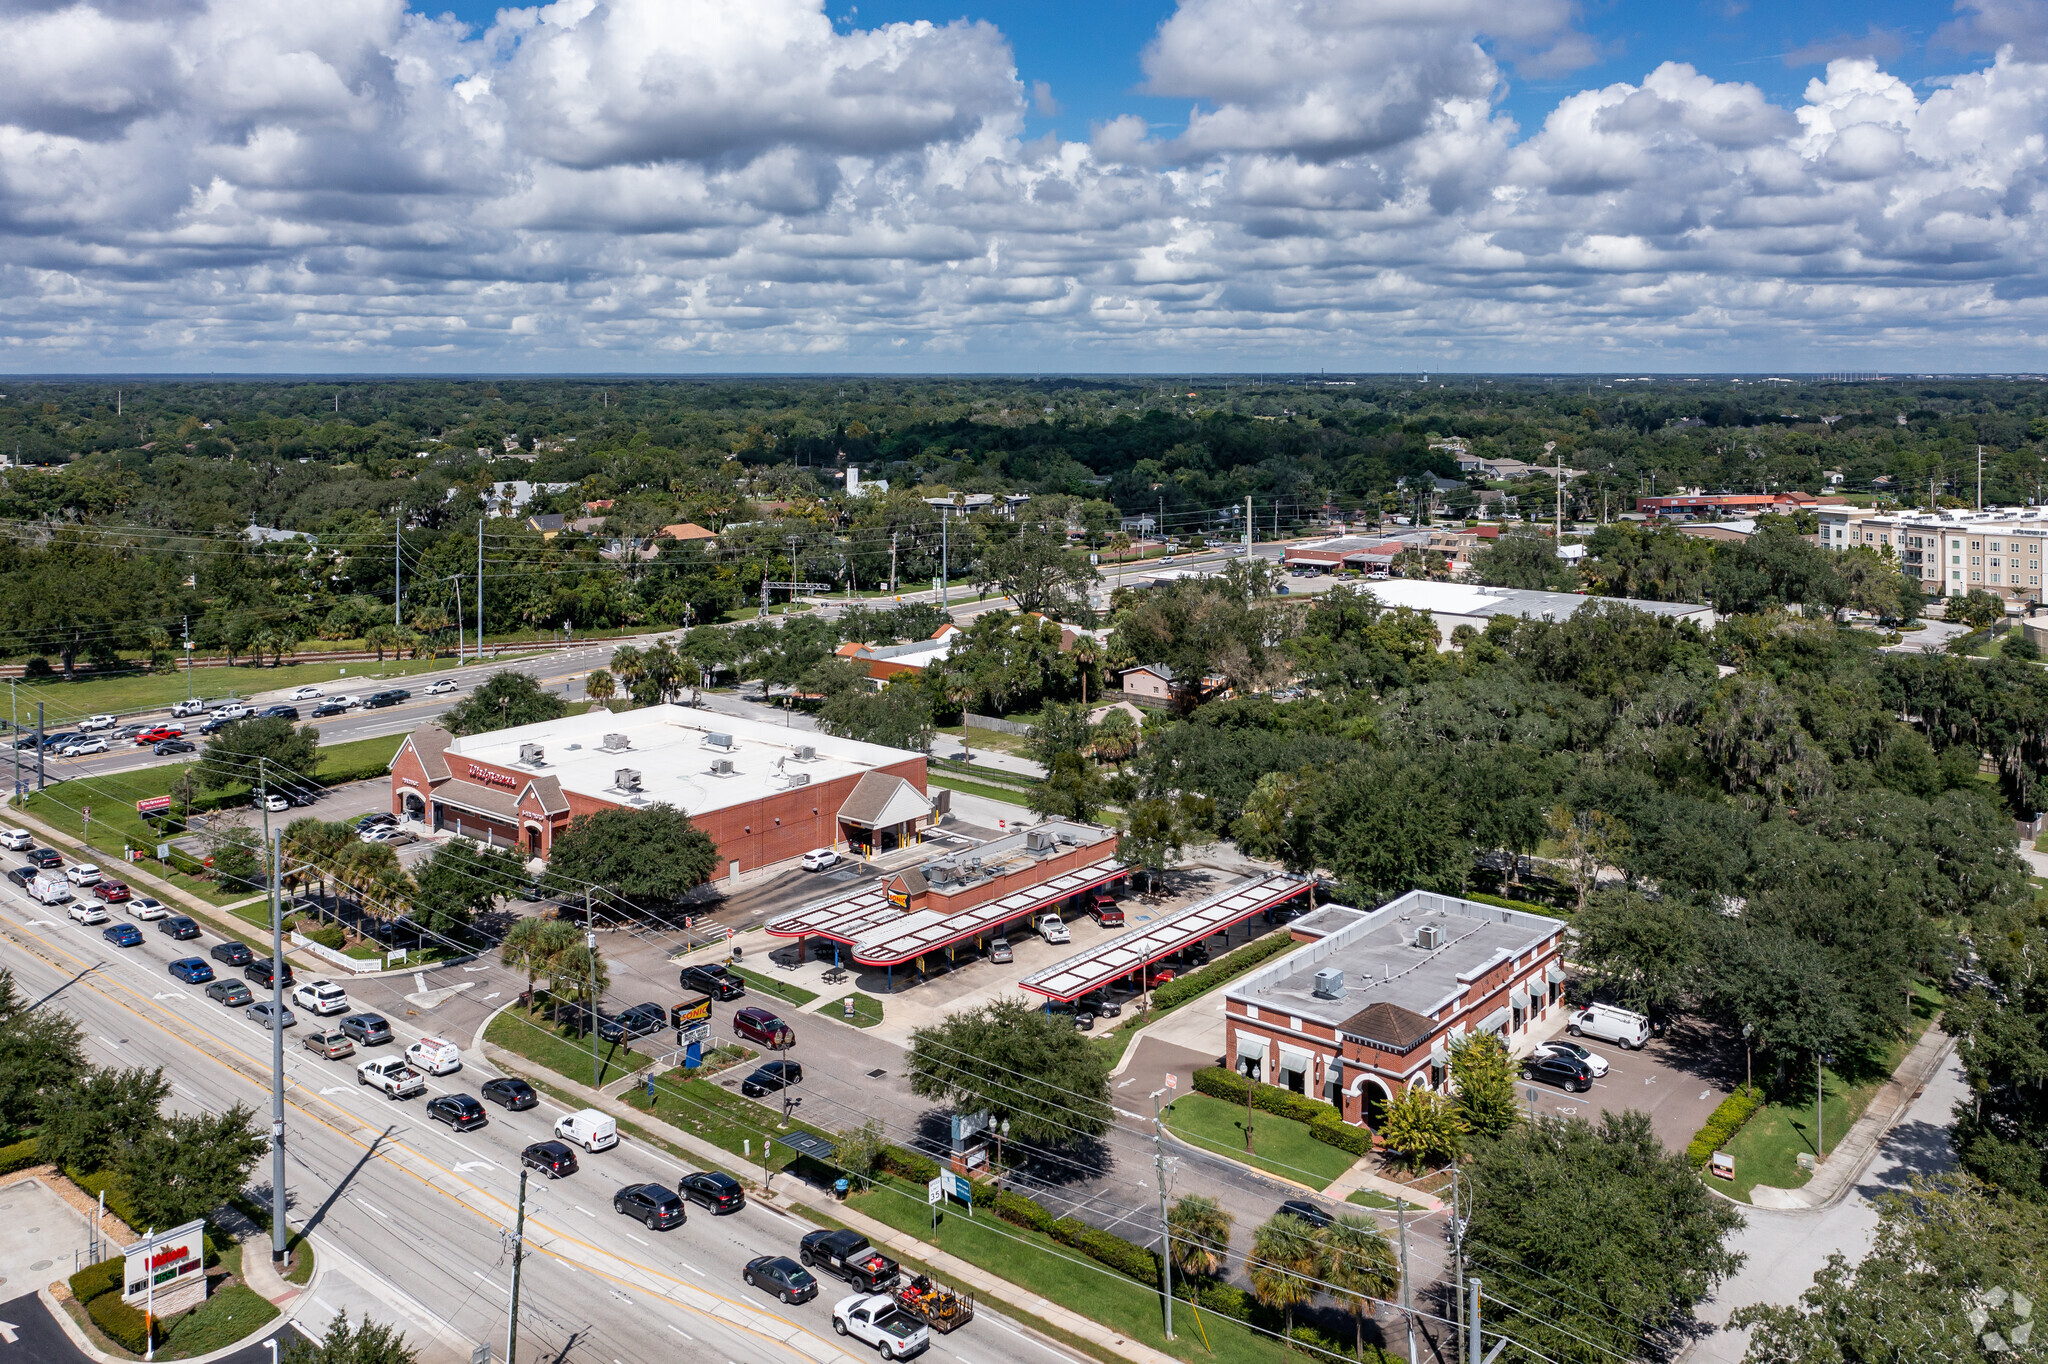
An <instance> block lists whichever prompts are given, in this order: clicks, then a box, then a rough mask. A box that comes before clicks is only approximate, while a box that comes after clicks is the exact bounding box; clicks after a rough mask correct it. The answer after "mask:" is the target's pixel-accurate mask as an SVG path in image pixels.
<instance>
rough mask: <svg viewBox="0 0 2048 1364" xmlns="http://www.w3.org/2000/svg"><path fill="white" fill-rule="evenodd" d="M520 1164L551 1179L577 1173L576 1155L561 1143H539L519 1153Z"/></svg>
mask: <svg viewBox="0 0 2048 1364" xmlns="http://www.w3.org/2000/svg"><path fill="white" fill-rule="evenodd" d="M519 1163H520V1164H521V1165H525V1166H528V1167H529V1168H531V1169H535V1170H538V1171H540V1172H541V1173H542V1174H544V1175H546V1176H547V1177H548V1178H549V1179H562V1178H565V1177H566V1176H569V1175H573V1174H575V1173H576V1153H575V1152H574V1151H571V1150H570V1149H569V1148H568V1147H567V1146H564V1145H563V1144H562V1143H561V1142H559V1141H537V1142H535V1143H534V1144H533V1145H531V1146H529V1147H527V1148H526V1149H525V1150H524V1151H521V1152H520V1153H519Z"/></svg>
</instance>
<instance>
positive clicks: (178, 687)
mask: <svg viewBox="0 0 2048 1364" xmlns="http://www.w3.org/2000/svg"><path fill="white" fill-rule="evenodd" d="M454 666H455V660H454V659H452V658H417V659H406V660H405V661H404V662H400V661H398V660H397V659H386V660H385V661H384V662H383V663H382V664H379V663H378V662H377V660H375V659H373V658H372V659H360V658H359V659H355V660H353V661H352V662H348V663H287V664H285V665H284V666H283V667H282V668H259V667H252V666H249V665H247V664H239V665H237V666H235V667H232V668H194V669H193V670H192V682H191V692H192V695H194V696H203V697H219V698H223V699H224V698H226V697H227V696H229V695H230V694H232V695H235V696H248V695H250V694H251V693H253V692H260V691H276V690H277V689H278V688H280V687H305V686H316V685H325V684H326V683H329V682H339V681H343V680H344V679H345V680H346V682H347V685H348V686H349V687H354V686H356V685H357V684H359V683H360V684H363V685H368V684H369V683H372V682H379V681H384V680H387V679H391V678H399V677H418V676H420V675H422V674H424V673H430V672H437V671H445V670H446V669H449V668H452V667H454ZM185 691H186V683H185V670H184V669H183V668H182V667H181V668H179V669H177V670H176V671H175V672H164V673H135V674H132V675H130V676H127V677H94V678H81V679H80V680H79V681H76V682H64V681H61V680H60V681H42V682H33V683H30V682H19V683H16V684H15V687H14V699H15V712H14V713H15V714H16V715H18V716H19V717H20V719H21V722H22V723H23V724H26V725H29V726H30V727H33V726H34V725H35V722H36V702H38V701H41V702H42V703H43V728H44V729H45V730H54V729H62V728H64V727H65V726H66V725H67V724H69V723H70V722H71V721H72V720H75V719H79V718H82V717H84V716H87V715H97V714H99V713H101V712H102V711H104V712H108V713H111V714H115V715H126V714H130V713H133V712H136V711H144V710H153V709H158V708H161V707H164V706H168V705H170V704H171V703H172V702H174V701H182V700H184V699H185Z"/></svg>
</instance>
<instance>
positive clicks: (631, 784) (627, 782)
mask: <svg viewBox="0 0 2048 1364" xmlns="http://www.w3.org/2000/svg"><path fill="white" fill-rule="evenodd" d="M612 781H613V784H614V785H616V786H617V787H618V789H619V790H621V791H638V790H639V789H640V774H639V773H638V772H636V771H634V770H633V769H632V768H630V767H622V768H620V769H619V770H618V772H617V774H616V775H614V777H613V778H612Z"/></svg>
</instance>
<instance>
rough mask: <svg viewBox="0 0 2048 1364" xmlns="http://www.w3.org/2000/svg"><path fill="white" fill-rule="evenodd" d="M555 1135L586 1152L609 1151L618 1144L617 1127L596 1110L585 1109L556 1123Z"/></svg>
mask: <svg viewBox="0 0 2048 1364" xmlns="http://www.w3.org/2000/svg"><path fill="white" fill-rule="evenodd" d="M555 1135H556V1136H558V1137H560V1138H561V1139H562V1140H563V1141H573V1142H575V1143H576V1144H577V1145H578V1146H581V1147H582V1148H583V1149H584V1150H586V1151H609V1150H611V1149H612V1147H614V1146H617V1145H618V1144H619V1125H618V1124H617V1123H615V1122H613V1121H612V1120H611V1119H610V1118H608V1117H606V1116H605V1115H604V1114H602V1113H600V1112H598V1111H597V1110H596V1109H594V1108H585V1109H582V1110H579V1111H578V1112H575V1113H571V1114H570V1115H569V1116H568V1117H566V1118H563V1119H562V1120H561V1121H560V1122H558V1123H556V1124H555Z"/></svg>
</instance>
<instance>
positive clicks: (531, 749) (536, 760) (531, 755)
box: [519, 744, 546, 767]
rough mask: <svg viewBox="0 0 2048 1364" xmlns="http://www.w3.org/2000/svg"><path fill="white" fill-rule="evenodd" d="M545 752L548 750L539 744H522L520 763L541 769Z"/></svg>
mask: <svg viewBox="0 0 2048 1364" xmlns="http://www.w3.org/2000/svg"><path fill="white" fill-rule="evenodd" d="M545 752H546V750H545V749H543V748H542V747H541V746H540V745H539V744H521V745H519V761H521V762H523V763H527V764H530V765H531V766H534V767H539V766H540V763H541V757H542V755H543V754H544V753H545Z"/></svg>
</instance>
